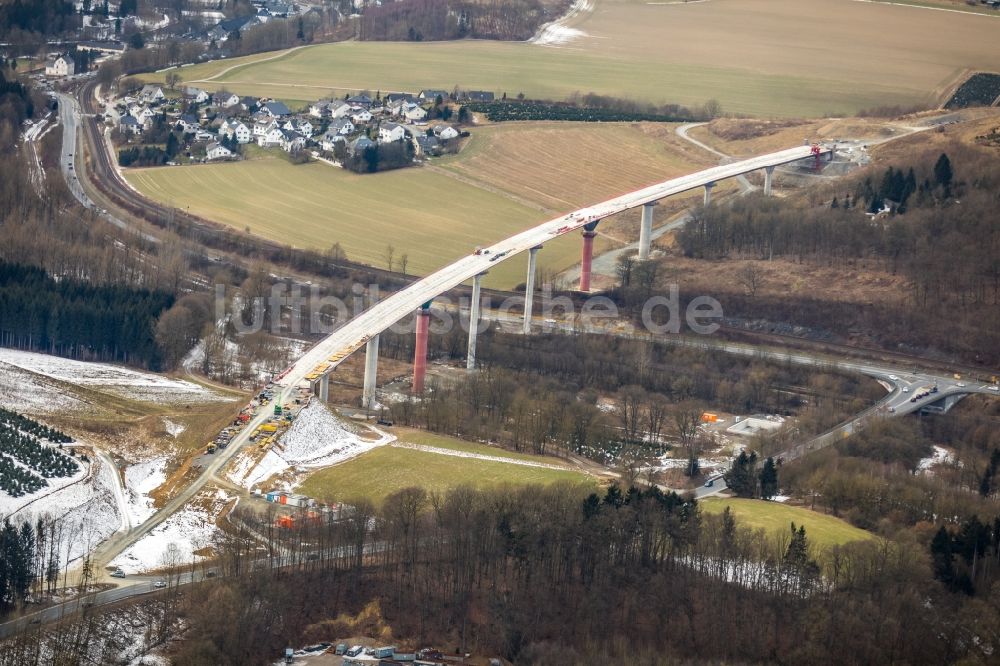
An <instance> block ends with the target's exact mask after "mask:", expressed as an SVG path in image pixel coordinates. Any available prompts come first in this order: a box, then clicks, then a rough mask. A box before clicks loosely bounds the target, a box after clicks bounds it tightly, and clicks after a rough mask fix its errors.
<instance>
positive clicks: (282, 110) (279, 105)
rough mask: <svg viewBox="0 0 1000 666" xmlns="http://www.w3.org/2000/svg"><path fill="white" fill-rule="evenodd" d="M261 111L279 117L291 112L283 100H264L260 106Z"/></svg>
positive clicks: (288, 114)
mask: <svg viewBox="0 0 1000 666" xmlns="http://www.w3.org/2000/svg"><path fill="white" fill-rule="evenodd" d="M261 111H262V112H263V113H266V114H267V115H269V116H271V117H272V118H281V117H283V116H290V115H292V112H291V111H290V110H289V108H288V107H287V106H285V104H284V103H283V102H265V103H264V104H263V105H262V106H261Z"/></svg>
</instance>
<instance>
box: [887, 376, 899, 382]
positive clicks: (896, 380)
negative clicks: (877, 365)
mask: <svg viewBox="0 0 1000 666" xmlns="http://www.w3.org/2000/svg"><path fill="white" fill-rule="evenodd" d="M889 379H891V380H892V381H894V382H898V381H899V377H897V376H896V375H889Z"/></svg>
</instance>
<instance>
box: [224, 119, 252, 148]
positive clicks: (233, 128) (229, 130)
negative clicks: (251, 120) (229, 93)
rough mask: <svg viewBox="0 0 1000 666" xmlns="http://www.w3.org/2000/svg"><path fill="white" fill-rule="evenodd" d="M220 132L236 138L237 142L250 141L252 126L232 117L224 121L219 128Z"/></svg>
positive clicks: (228, 137) (229, 137)
mask: <svg viewBox="0 0 1000 666" xmlns="http://www.w3.org/2000/svg"><path fill="white" fill-rule="evenodd" d="M219 134H221V135H222V136H224V137H226V138H227V139H232V138H235V139H236V143H250V139H251V135H250V128H249V127H247V126H246V125H244V124H243V123H241V122H240V121H238V120H236V119H235V118H230V119H229V120H227V121H226V122H224V123H222V126H221V127H220V128H219Z"/></svg>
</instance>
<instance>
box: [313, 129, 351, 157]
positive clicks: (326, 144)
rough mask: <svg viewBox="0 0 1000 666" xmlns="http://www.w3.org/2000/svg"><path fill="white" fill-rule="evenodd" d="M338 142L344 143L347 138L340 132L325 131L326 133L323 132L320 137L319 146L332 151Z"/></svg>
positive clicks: (329, 151)
mask: <svg viewBox="0 0 1000 666" xmlns="http://www.w3.org/2000/svg"><path fill="white" fill-rule="evenodd" d="M338 143H345V144H346V143H347V139H346V138H345V137H344V136H343V135H341V134H336V133H332V134H331V133H330V132H329V131H327V132H326V134H324V135H323V136H322V137H321V138H320V140H319V147H320V148H322V149H323V150H324V151H326V152H328V153H332V152H333V151H334V148H335V147H336V145H337V144H338Z"/></svg>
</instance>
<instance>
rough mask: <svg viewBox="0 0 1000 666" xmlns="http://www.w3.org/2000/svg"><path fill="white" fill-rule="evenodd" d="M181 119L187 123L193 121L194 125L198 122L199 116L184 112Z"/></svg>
mask: <svg viewBox="0 0 1000 666" xmlns="http://www.w3.org/2000/svg"><path fill="white" fill-rule="evenodd" d="M180 119H181V121H183V122H185V123H192V124H194V125H197V124H198V118H197V116H192V115H191V114H190V113H184V114H182V115H181V118H180Z"/></svg>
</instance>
